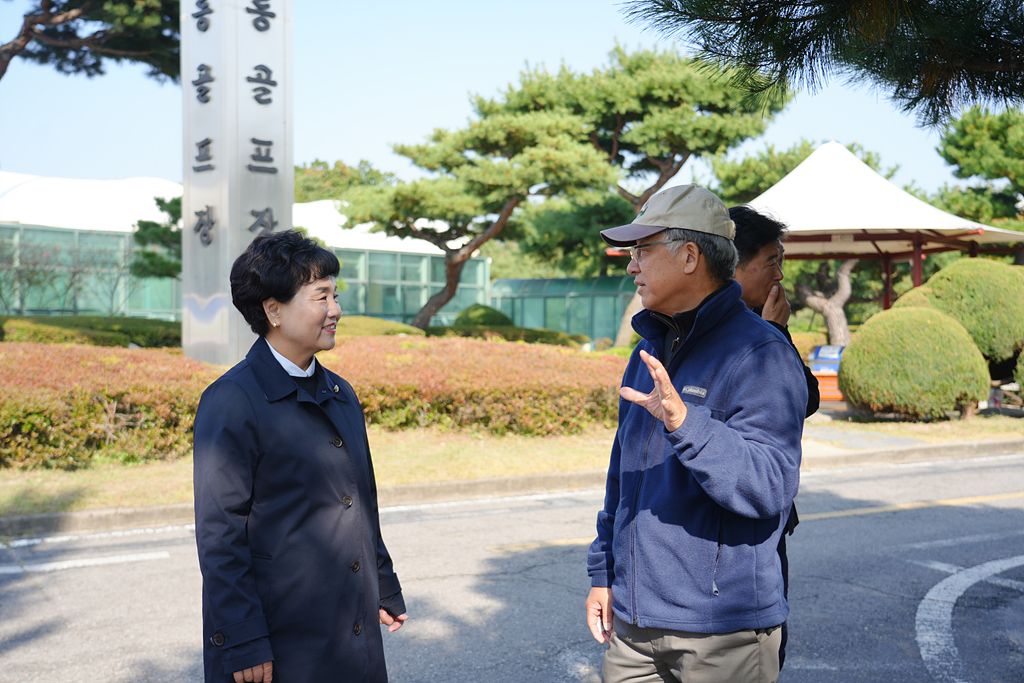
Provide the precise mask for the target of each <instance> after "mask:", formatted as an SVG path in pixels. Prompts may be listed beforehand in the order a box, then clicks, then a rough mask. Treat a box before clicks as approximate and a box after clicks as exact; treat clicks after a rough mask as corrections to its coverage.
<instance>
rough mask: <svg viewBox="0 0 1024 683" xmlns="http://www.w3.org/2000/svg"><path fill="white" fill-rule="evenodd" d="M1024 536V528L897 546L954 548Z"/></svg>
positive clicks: (920, 548) (913, 548) (919, 548)
mask: <svg viewBox="0 0 1024 683" xmlns="http://www.w3.org/2000/svg"><path fill="white" fill-rule="evenodd" d="M1015 536H1024V529H1022V530H1019V531H1001V532H998V533H992V534H972V535H970V536H959V537H957V538H941V539H939V540H936V541H922V542H920V543H906V544H904V545H901V546H899V547H900V548H906V549H908V550H931V549H932V548H954V547H956V546H960V545H964V544H965V543H987V542H989V541H1001V540H1003V539H1004V538H1014V537H1015Z"/></svg>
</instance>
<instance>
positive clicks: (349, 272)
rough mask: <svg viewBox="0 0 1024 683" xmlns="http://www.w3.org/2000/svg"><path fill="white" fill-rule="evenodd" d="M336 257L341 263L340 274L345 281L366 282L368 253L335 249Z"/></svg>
mask: <svg viewBox="0 0 1024 683" xmlns="http://www.w3.org/2000/svg"><path fill="white" fill-rule="evenodd" d="M334 255H335V256H337V257H338V260H339V261H340V262H341V272H340V273H339V274H338V276H339V277H340V278H342V279H343V280H365V279H366V252H365V251H355V250H354V249H335V250H334Z"/></svg>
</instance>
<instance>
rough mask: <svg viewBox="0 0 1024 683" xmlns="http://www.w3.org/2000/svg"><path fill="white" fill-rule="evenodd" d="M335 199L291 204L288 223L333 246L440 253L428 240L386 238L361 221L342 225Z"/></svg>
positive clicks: (414, 252)
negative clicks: (353, 224)
mask: <svg viewBox="0 0 1024 683" xmlns="http://www.w3.org/2000/svg"><path fill="white" fill-rule="evenodd" d="M340 204H341V202H339V201H338V200H336V199H321V200H320V201H316V202H307V203H305V204H294V205H292V225H294V226H295V227H297V228H305V229H306V230H307V231H309V234H310V235H311V236H313V237H316V238H318V239H321V240H323V241H324V242H325V243H326V244H327V245H328V246H330V247H335V248H337V249H357V250H359V249H367V250H370V251H393V252H400V253H402V254H430V255H432V256H443V255H444V252H443V251H441V250H440V249H438V248H437V247H435V246H434V245H433V244H430V243H429V242H425V241H423V240H417V239H404V238H402V237H390V236H388V235H386V234H384V233H383V232H371V228H372V225H371V224H370V223H363V224H361V225H357V226H355V227H354V228H344V227H342V226H343V225H345V223H346V222H347V220H348V219H347V218H346V217H345V216H344V214H342V213H341V212H340V211H339V210H338V209H339V208H340Z"/></svg>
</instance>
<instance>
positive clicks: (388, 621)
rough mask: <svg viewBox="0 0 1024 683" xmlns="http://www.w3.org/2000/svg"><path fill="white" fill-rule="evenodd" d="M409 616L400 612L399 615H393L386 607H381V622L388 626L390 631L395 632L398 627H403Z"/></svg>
mask: <svg viewBox="0 0 1024 683" xmlns="http://www.w3.org/2000/svg"><path fill="white" fill-rule="evenodd" d="M408 618H409V615H408V614H399V615H398V616H397V617H393V616H391V615H390V614H389V613H388V611H387V610H386V609H384V608H383V607H381V608H380V623H382V624H384V625H385V626H387V627H388V633H394V632H395V631H397V630H398V629H400V628H402V624H404V623H405V621H406V620H407V619H408Z"/></svg>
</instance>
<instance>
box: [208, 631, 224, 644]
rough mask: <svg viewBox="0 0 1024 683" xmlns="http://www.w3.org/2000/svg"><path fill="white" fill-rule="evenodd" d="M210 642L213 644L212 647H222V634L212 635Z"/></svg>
mask: <svg viewBox="0 0 1024 683" xmlns="http://www.w3.org/2000/svg"><path fill="white" fill-rule="evenodd" d="M210 642H211V643H213V646H214V647H221V646H223V645H224V634H223V633H214V634H213V637H212V638H210Z"/></svg>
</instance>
